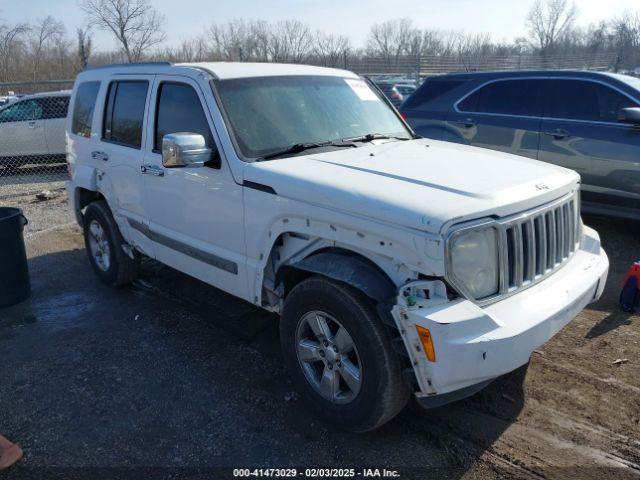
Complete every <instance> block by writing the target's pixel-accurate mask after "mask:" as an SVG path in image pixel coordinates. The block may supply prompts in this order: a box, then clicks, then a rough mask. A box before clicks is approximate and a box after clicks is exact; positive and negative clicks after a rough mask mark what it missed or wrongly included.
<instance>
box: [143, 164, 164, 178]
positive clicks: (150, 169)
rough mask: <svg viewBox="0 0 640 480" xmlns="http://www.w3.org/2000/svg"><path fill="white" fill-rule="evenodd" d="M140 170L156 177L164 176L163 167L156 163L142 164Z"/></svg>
mask: <svg viewBox="0 0 640 480" xmlns="http://www.w3.org/2000/svg"><path fill="white" fill-rule="evenodd" d="M140 172H142V174H144V175H154V176H156V177H164V168H162V167H159V166H158V165H142V166H141V167H140Z"/></svg>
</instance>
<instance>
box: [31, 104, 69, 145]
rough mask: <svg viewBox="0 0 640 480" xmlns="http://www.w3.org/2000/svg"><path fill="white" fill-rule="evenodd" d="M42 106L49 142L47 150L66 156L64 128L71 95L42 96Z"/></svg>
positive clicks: (45, 132)
mask: <svg viewBox="0 0 640 480" xmlns="http://www.w3.org/2000/svg"><path fill="white" fill-rule="evenodd" d="M38 102H39V103H40V106H41V107H42V123H43V127H44V136H45V141H46V144H47V152H48V153H49V154H50V155H55V156H56V157H59V156H64V150H65V143H64V142H65V140H64V129H65V124H66V118H67V111H68V110H69V97H68V96H66V95H62V96H54V97H42V98H39V99H38Z"/></svg>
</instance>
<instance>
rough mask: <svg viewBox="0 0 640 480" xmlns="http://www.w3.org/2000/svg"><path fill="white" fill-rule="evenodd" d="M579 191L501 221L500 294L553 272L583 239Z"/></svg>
mask: <svg viewBox="0 0 640 480" xmlns="http://www.w3.org/2000/svg"><path fill="white" fill-rule="evenodd" d="M578 202H579V199H578V195H577V194H572V195H571V196H570V197H569V198H566V197H565V198H564V199H562V200H560V201H558V202H554V203H553V204H551V205H549V206H547V207H542V208H541V209H536V210H533V211H531V212H525V213H524V214H522V215H519V216H517V217H516V218H514V219H512V220H508V219H507V220H506V221H505V222H498V225H499V227H498V232H499V245H500V253H501V255H500V294H501V295H504V294H507V293H511V292H513V291H515V290H518V289H520V288H523V287H526V286H528V285H530V284H532V283H534V282H536V281H538V280H539V279H541V278H543V277H545V276H547V275H549V274H551V273H553V272H554V271H555V270H556V269H558V268H559V267H560V266H561V265H562V264H564V263H565V262H566V261H567V260H568V259H569V258H570V257H571V255H572V254H573V253H574V252H575V250H576V247H577V245H578V242H579V241H580V214H579V211H580V207H579V203H578Z"/></svg>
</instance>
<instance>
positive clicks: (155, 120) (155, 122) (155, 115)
mask: <svg viewBox="0 0 640 480" xmlns="http://www.w3.org/2000/svg"><path fill="white" fill-rule="evenodd" d="M165 83H166V84H171V85H187V86H189V87H191V88H192V89H193V90H194V91H195V92H196V95H197V96H198V100H200V107H201V108H202V113H204V118H205V119H206V120H207V126H208V127H209V133H210V134H211V139H212V140H213V143H214V145H213V146H212V147H213V148H215V150H216V151H217V152H218V155H219V154H220V153H219V152H220V149H219V148H218V144H217V142H216V135H215V134H214V132H215V129H212V128H211V125H212V123H213V122H210V121H209V120H210V119H209V117H208V116H207V108H206V106H205V105H206V100H205V98H204V95H202V97H201V96H200V94H199V93H198V90H197V89H196V88H195V87H194V85H192V84H191V83H189V82H188V81H184V80H160V81H159V82H158V85H157V87H156V91H155V94H156V98H155V102H154V103H155V106H154V110H153V145H152V148H151V152H152V153H155V154H160V155H162V150H158V149H156V148H155V146H156V132H157V129H158V106H159V105H160V94H161V93H162V86H163V85H164V84H165ZM196 85H197V84H196ZM200 93H202V92H200ZM203 100H204V101H205V103H204V104H203Z"/></svg>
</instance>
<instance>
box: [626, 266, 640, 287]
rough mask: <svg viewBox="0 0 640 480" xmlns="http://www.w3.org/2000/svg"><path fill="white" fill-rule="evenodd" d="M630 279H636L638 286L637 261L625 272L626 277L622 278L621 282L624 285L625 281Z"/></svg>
mask: <svg viewBox="0 0 640 480" xmlns="http://www.w3.org/2000/svg"><path fill="white" fill-rule="evenodd" d="M631 277H636V279H637V280H638V285H640V261H637V262H636V263H634V264H633V265H631V268H630V269H629V271H628V272H627V276H626V277H624V282H622V284H623V285H624V284H626V283H627V280H629V279H630V278H631Z"/></svg>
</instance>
